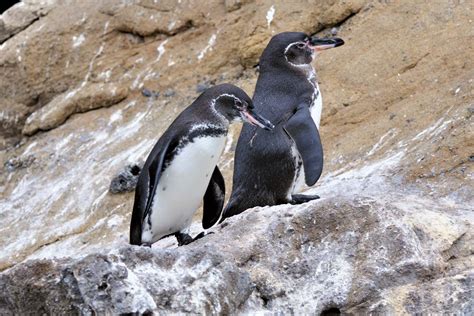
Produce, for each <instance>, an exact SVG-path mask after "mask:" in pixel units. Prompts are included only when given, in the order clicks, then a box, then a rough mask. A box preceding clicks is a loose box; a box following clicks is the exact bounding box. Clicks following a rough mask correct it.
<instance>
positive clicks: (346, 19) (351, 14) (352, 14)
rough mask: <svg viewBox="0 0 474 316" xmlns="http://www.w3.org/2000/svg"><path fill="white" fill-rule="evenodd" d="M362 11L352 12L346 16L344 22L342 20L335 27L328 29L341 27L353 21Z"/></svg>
mask: <svg viewBox="0 0 474 316" xmlns="http://www.w3.org/2000/svg"><path fill="white" fill-rule="evenodd" d="M360 11H361V9H359V10H357V11H354V12H351V13H350V14H349V15H348V16H346V17H345V18H343V19H342V20H340V21H339V22H337V23H336V24H333V25H328V27H341V26H342V25H343V24H344V23H346V22H347V21H349V20H350V19H352V18H353V17H354V16H355V15H357V14H358V13H359V12H360Z"/></svg>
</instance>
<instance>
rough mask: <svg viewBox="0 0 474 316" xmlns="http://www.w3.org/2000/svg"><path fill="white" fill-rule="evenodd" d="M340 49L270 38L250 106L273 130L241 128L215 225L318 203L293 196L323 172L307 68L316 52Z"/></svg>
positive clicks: (319, 41) (331, 42)
mask: <svg viewBox="0 0 474 316" xmlns="http://www.w3.org/2000/svg"><path fill="white" fill-rule="evenodd" d="M343 44H344V41H343V40H342V39H340V38H317V37H315V36H308V35H307V34H305V33H300V32H285V33H279V34H277V35H275V36H273V37H272V38H271V40H270V42H269V43H268V45H267V47H266V48H265V50H264V51H263V53H262V56H261V57H260V61H259V77H258V80H257V84H256V87H255V94H254V97H253V102H254V105H255V108H256V110H257V111H259V113H262V115H263V116H265V117H267V118H268V119H269V120H270V121H272V122H273V123H274V124H275V128H274V129H273V131H272V132H269V133H261V132H259V131H257V130H256V129H255V128H253V127H251V126H244V127H243V128H242V131H241V134H240V136H239V139H238V142H237V147H236V152H235V162H234V175H233V187H232V192H231V196H230V199H229V202H228V204H227V205H226V208H225V210H224V212H223V215H222V219H221V221H220V222H222V221H223V220H224V219H225V218H227V217H230V216H233V215H236V214H239V213H241V212H243V211H245V210H246V209H248V208H252V207H255V206H265V205H278V204H286V203H291V204H301V203H305V202H308V201H311V200H314V199H318V198H319V196H317V195H303V194H298V192H300V191H301V190H302V189H303V187H304V184H306V185H307V186H312V185H314V184H315V183H316V182H317V181H318V179H319V177H320V176H321V172H322V168H323V148H322V145H321V140H320V137H319V123H320V119H321V110H322V99H321V93H320V91H319V87H318V83H317V82H316V73H315V71H314V68H313V67H312V65H311V62H312V61H313V59H314V57H315V55H316V53H317V52H319V51H322V50H325V49H329V48H333V47H337V46H341V45H343Z"/></svg>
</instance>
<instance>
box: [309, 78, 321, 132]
mask: <svg viewBox="0 0 474 316" xmlns="http://www.w3.org/2000/svg"><path fill="white" fill-rule="evenodd" d="M313 96H314V97H315V99H314V100H313V104H312V106H311V107H310V111H311V117H312V118H313V121H314V124H316V127H317V128H318V130H319V123H320V122H321V112H322V111H323V97H322V96H321V91H320V90H319V86H318V83H317V82H315V86H314V95H313ZM316 96H317V97H316Z"/></svg>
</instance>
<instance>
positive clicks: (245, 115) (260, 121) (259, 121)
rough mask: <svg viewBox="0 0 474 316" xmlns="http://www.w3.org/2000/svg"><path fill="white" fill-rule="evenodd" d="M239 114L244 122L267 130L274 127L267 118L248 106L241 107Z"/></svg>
mask: <svg viewBox="0 0 474 316" xmlns="http://www.w3.org/2000/svg"><path fill="white" fill-rule="evenodd" d="M240 114H241V116H242V119H243V120H244V121H245V122H247V123H250V124H252V125H254V126H258V127H260V128H263V129H266V130H267V131H271V130H272V129H273V128H274V127H275V126H274V125H273V124H272V123H271V122H270V121H269V120H267V119H266V118H264V117H262V116H260V115H258V114H257V113H255V112H254V111H253V110H251V109H249V108H246V109H243V110H242V111H241V112H240Z"/></svg>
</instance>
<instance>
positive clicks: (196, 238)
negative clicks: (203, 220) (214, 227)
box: [193, 232, 214, 241]
mask: <svg viewBox="0 0 474 316" xmlns="http://www.w3.org/2000/svg"><path fill="white" fill-rule="evenodd" d="M210 234H214V232H209V233H207V234H206V233H205V232H200V233H199V234H198V235H197V236H196V237H194V240H193V241H196V240H198V239H201V238H202V237H204V236H207V235H210Z"/></svg>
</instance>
